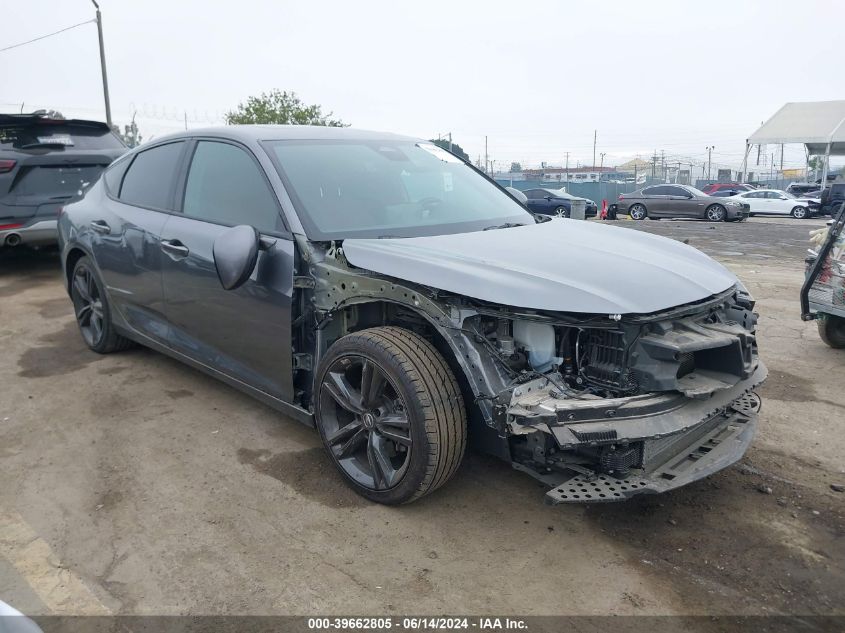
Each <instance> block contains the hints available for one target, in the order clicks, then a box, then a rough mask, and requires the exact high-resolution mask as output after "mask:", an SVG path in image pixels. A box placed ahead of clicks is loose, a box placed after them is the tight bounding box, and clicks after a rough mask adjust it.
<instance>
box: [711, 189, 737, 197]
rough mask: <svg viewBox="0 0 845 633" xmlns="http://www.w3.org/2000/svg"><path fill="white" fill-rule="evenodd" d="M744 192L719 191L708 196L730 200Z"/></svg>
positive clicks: (733, 190) (734, 190)
mask: <svg viewBox="0 0 845 633" xmlns="http://www.w3.org/2000/svg"><path fill="white" fill-rule="evenodd" d="M745 191H746V190H745V189H719V191H714V192H713V193H710V194H708V195H710V196H713V197H714V198H730V197H731V196H735V195H737V194H738V193H745Z"/></svg>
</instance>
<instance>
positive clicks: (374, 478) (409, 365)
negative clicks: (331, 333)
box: [314, 327, 467, 505]
mask: <svg viewBox="0 0 845 633" xmlns="http://www.w3.org/2000/svg"><path fill="white" fill-rule="evenodd" d="M315 380H316V381H315V390H314V392H315V399H314V400H315V420H316V425H317V429H318V431H319V433H320V438H321V439H322V441H323V447H324V448H325V450H326V452H327V453H328V455H329V457H330V458H331V460H332V463H333V464H334V465H335V467H336V468H337V470H338V472H339V473H340V474H341V476H342V477H343V478H344V479H345V480H346V482H347V484H348V485H349V486H350V487H351V488H352V489H353V490H355V492H357V493H358V494H360V495H361V496H363V497H366V498H367V499H369V500H371V501H375V502H377V503H383V504H386V505H398V504H402V503H408V502H411V501H415V500H416V499H419V498H420V497H423V496H424V495H427V494H429V493H431V492H433V491H434V490H436V489H437V488H439V487H440V486H442V485H443V484H445V483H446V482H447V481H449V479H450V478H451V477H452V476H453V475H454V474H455V471H457V469H458V466H459V465H460V463H461V459H462V458H463V455H464V451H465V449H466V440H467V428H466V427H467V423H466V411H465V409H464V401H463V397H462V396H461V391H460V388H459V387H458V382H457V380H456V379H455V375H454V374H453V373H452V370H451V369H450V368H449V365H448V364H447V363H446V360H445V359H444V358H443V356H442V355H441V354H440V353H439V352H438V351H437V350H436V349H435V348H434V346H433V345H432V344H431V343H429V342H428V341H426V340H425V339H424V338H422V337H421V336H419V335H417V334H414V333H413V332H410V331H408V330H405V329H402V328H398V327H376V328H372V329H369V330H362V331H361V332H355V333H353V334H348V335H346V336H344V337H343V338H341V339H339V340H338V341H336V342H335V343H334V344H333V345H332V346H331V347H330V348H329V349H328V351H327V352H326V354H325V356H324V357H323V359H322V360H321V361H320V365H319V367H318V368H317V374H316V379H315ZM365 384H366V385H368V386H369V388H367V387H366V386H365ZM362 393H365V394H366V395H362Z"/></svg>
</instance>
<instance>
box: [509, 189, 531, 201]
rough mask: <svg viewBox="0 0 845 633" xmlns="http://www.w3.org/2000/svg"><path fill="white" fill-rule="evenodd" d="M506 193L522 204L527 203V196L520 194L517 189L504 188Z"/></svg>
mask: <svg viewBox="0 0 845 633" xmlns="http://www.w3.org/2000/svg"><path fill="white" fill-rule="evenodd" d="M505 189H506V190H507V192H508V193H509V194H511V195H512V196H513V197H514V198H516V199H517V200H519V201H520V202H521V203H522V204H525V203H526V202H528V196H526V195H525V194H524V193H522V192H521V191H520V190H519V189H514V188H513V187H505Z"/></svg>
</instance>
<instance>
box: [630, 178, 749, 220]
mask: <svg viewBox="0 0 845 633" xmlns="http://www.w3.org/2000/svg"><path fill="white" fill-rule="evenodd" d="M617 204H618V209H619V211H620V212H622V213H627V214H628V215H629V216H631V219H632V220H643V219H645V218H697V219H703V220H710V221H711V222H722V221H723V220H728V221H733V220H744V219H745V218H747V217H748V215H749V205H748V204H747V203H744V202H739V201H736V200H726V199H724V198H715V197H713V196H708V195H707V194H706V193H704V192H703V191H700V190H698V189H696V188H695V187H690V186H688V185H652V186H650V187H643V188H642V189H638V190H637V191H632V192H631V193H623V194H622V195H621V196H619V202H618V203H617Z"/></svg>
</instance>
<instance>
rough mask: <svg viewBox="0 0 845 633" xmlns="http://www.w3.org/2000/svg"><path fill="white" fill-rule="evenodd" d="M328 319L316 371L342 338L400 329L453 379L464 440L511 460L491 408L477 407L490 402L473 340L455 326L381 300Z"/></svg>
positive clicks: (351, 305) (353, 304)
mask: <svg viewBox="0 0 845 633" xmlns="http://www.w3.org/2000/svg"><path fill="white" fill-rule="evenodd" d="M403 294H404V293H403ZM411 296H413V297H417V295H410V294H409V298H410V297H411ZM403 298H404V297H403ZM332 321H333V322H335V323H337V324H338V325H337V326H335V327H333V328H331V331H330V332H327V336H324V337H323V343H322V345H318V346H317V347H318V349H317V350H315V367H316V366H317V365H319V362H320V359H321V358H322V356H323V354H324V353H325V350H327V349H328V348H329V347H330V346H331V345H332V344H333V343H334V342H335V341H337V340H338V339H340V338H341V337H342V336H345V335H346V334H351V333H353V332H358V331H361V330H366V329H370V328H374V327H380V326H392V327H400V328H403V329H406V330H408V331H411V332H414V333H416V334H418V335H420V336H422V337H424V338H425V339H426V340H428V341H429V342H430V343H431V344H432V345H434V347H435V349H437V351H438V352H440V354H441V355H442V356H443V358H444V359H445V360H446V363H447V364H448V366H449V368H450V369H451V370H452V373H453V374H454V375H455V378H456V379H457V381H458V386H459V387H460V390H461V395H462V397H463V399H464V405H465V407H466V413H467V426H468V439H469V441H470V442H471V443H472V444H474V445H475V446H476V447H478V448H480V449H481V450H484V451H485V452H488V453H492V454H495V455H498V456H500V457H502V458H503V459H506V460H510V452H509V449H508V442H507V440H506V439H504V438H502V437H500V434H499V433H498V431H497V430H496V429H495V428H494V426H493V417H494V416H493V411H492V409H491V408H490V407H489V406H483V405H482V404H481V403H482V402H484V404H485V405H486V404H489V403H488V402H485V398H486V397H487V393H486V390H485V388H484V387H485V386H486V384H487V383H486V376H485V373H484V371H483V369H482V367H481V366H480V363H478V362H477V360H475V359H474V353H475V349H474V345H473V344H472V341H471V340H470V339H469V338H468V337H466V335H465V333H464V332H463V331H462V330H461V329H460V328H456V327H454V326H450V325H444V322H443V321H444V319H440V322H438V319H437V318H435V317H433V316H432V315H431V314H429V313H428V312H427V311H426V310H425V309H422V306H417V305H413V304H410V303H406V302H404V301H399V300H398V299H389V298H381V297H378V298H376V297H356V298H354V299H350V300H348V301H346V302H344V304H343V305H342V306H341V307H338V308H337V309H336V310H335V311H334V312H333V313H332ZM325 329H329V328H325ZM470 347H472V348H473V349H470ZM320 348H322V349H320ZM315 377H316V373H315ZM315 387H316V385H315Z"/></svg>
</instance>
